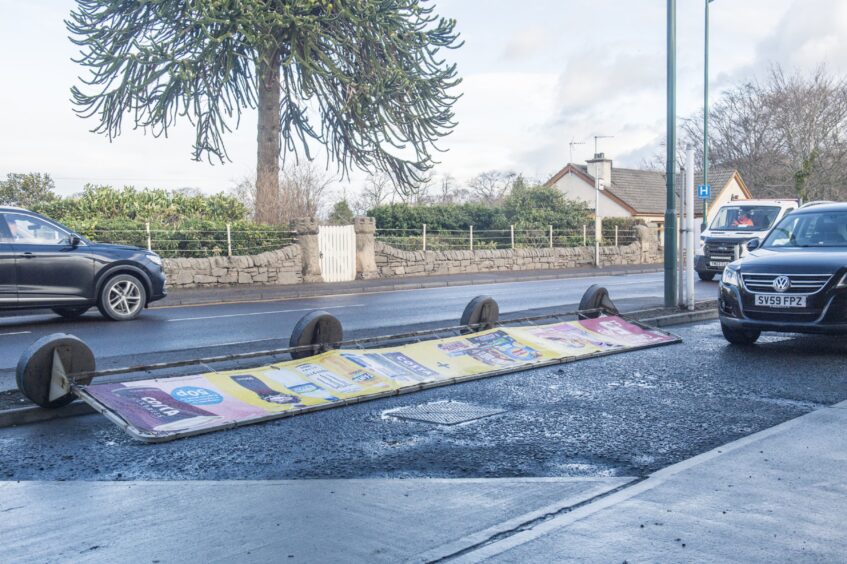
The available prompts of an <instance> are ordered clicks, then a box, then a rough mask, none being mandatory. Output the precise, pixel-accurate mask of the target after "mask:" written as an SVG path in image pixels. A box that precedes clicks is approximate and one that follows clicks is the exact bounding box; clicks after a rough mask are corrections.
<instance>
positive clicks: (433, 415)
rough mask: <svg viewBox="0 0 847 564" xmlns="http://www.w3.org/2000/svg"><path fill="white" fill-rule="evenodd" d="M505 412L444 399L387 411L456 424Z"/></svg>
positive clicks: (418, 418) (424, 420) (409, 418)
mask: <svg viewBox="0 0 847 564" xmlns="http://www.w3.org/2000/svg"><path fill="white" fill-rule="evenodd" d="M505 412H506V410H505V409H499V408H494V407H483V406H481V405H474V404H472V403H464V402H460V401H443V402H437V403H426V404H423V405H412V406H409V407H401V408H400V409H396V410H392V411H389V412H387V413H386V415H390V416H391V417H396V418H398V419H407V420H410V421H423V422H424V423H435V424H437V425H456V424H457V423H465V422H467V421H473V420H475V419H482V418H483V417H490V416H492V415H497V414H498V413H505Z"/></svg>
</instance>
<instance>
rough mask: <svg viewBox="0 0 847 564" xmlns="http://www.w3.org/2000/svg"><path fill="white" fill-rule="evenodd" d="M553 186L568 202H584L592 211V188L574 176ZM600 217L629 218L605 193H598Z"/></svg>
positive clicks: (567, 177)
mask: <svg viewBox="0 0 847 564" xmlns="http://www.w3.org/2000/svg"><path fill="white" fill-rule="evenodd" d="M553 186H555V187H556V189H557V190H559V191H560V192H562V194H564V195H565V197H566V198H568V199H569V200H577V201H580V202H585V203H586V204H587V205H588V207H589V208H590V209H592V210H593V209H594V186H592V185H589V184H588V183H587V182H586V181H585V180H583V179H582V178H580V177H579V176H577V175H576V174H566V175H565V176H563V177H562V178H560V179H559V181H558V182H556V183H555V184H554V185H553ZM598 215H599V216H600V217H630V216H631V214H630V213H629V210H627V209H626V208H625V207H623V206H622V205H620V204H619V203H617V202H616V201H614V200H612V199H611V198H609V197H608V196H606V193H605V191H601V192H600V213H599V214H598Z"/></svg>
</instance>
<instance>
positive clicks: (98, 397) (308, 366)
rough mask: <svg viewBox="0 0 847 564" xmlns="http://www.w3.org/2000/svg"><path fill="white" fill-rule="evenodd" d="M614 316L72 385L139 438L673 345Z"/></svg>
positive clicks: (668, 337)
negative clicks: (205, 371) (231, 368)
mask: <svg viewBox="0 0 847 564" xmlns="http://www.w3.org/2000/svg"><path fill="white" fill-rule="evenodd" d="M679 341H680V339H679V338H678V337H675V336H673V335H671V334H669V333H666V332H664V331H660V330H657V329H652V328H649V327H645V326H642V325H638V324H636V323H634V322H631V321H628V320H626V319H623V318H621V317H619V316H601V317H597V318H595V319H586V320H580V321H568V322H560V323H552V324H547V325H533V326H521V327H497V328H494V329H489V330H486V331H481V332H478V333H471V334H467V335H461V336H457V337H448V338H443V339H433V340H429V341H423V342H417V343H412V344H406V345H399V346H394V347H383V348H372V349H336V350H330V351H327V352H324V353H321V354H318V355H315V356H310V357H308V358H306V359H299V360H290V361H285V362H278V363H274V364H271V365H267V366H261V367H258V368H253V369H249V370H234V371H228V372H213V373H208V374H200V375H195V376H184V377H175V378H162V379H151V380H141V381H131V382H122V383H103V384H90V385H87V386H81V387H79V389H77V390H76V394H77V395H78V396H79V397H80V398H82V399H83V400H84V401H86V402H88V403H89V404H91V405H92V406H94V407H95V409H97V410H98V411H100V412H101V413H103V414H104V415H106V416H107V417H108V418H109V419H110V420H112V421H113V422H115V423H116V424H118V425H119V426H121V427H122V428H124V429H125V430H126V431H127V432H128V433H129V434H130V435H132V436H133V437H135V438H137V439H140V440H142V441H146V442H163V441H168V440H172V439H176V438H179V437H186V436H190V435H197V434H201V433H207V432H210V431H217V430H221V429H228V428H232V427H237V426H241V425H247V424H251V423H257V422H260V421H267V420H271V419H278V418H281V417H287V416H290V415H295V414H300V413H304V412H308V411H314V410H317V409H325V408H329V407H334V406H339V405H345V404H349V403H356V402H359V401H364V400H369V399H375V398H380V397H386V396H390V395H396V394H399V393H406V392H411V391H415V390H420V389H425V388H429V387H435V386H441V385H446V384H453V383H457V382H461V381H466V380H472V379H476V378H482V377H486V376H494V375H498V374H506V373H511V372H517V371H520V370H524V369H527V368H532V367H537V366H544V365H550V364H558V363H562V362H569V361H572V360H578V359H582V358H591V357H595V356H599V355H604V354H614V353H619V352H624V351H631V350H636V349H641V348H645V347H652V346H658V345H665V344H671V343H676V342H679Z"/></svg>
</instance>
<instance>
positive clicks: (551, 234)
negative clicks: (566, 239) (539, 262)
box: [547, 225, 553, 249]
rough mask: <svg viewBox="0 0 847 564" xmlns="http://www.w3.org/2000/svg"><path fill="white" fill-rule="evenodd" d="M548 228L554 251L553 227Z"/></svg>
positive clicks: (551, 246)
mask: <svg viewBox="0 0 847 564" xmlns="http://www.w3.org/2000/svg"><path fill="white" fill-rule="evenodd" d="M547 228H548V230H549V231H550V248H551V249H552V248H553V226H552V225H548V226H547Z"/></svg>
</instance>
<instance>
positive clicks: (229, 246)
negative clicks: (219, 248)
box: [226, 223, 232, 257]
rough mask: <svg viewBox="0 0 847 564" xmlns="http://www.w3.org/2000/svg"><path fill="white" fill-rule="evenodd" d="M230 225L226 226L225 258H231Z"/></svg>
mask: <svg viewBox="0 0 847 564" xmlns="http://www.w3.org/2000/svg"><path fill="white" fill-rule="evenodd" d="M231 227H232V226H231V225H230V224H229V223H227V224H226V256H228V257H231V256H232V231H231Z"/></svg>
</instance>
